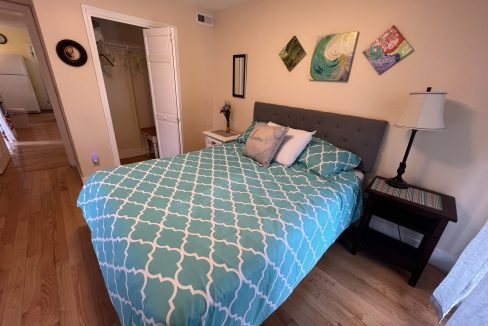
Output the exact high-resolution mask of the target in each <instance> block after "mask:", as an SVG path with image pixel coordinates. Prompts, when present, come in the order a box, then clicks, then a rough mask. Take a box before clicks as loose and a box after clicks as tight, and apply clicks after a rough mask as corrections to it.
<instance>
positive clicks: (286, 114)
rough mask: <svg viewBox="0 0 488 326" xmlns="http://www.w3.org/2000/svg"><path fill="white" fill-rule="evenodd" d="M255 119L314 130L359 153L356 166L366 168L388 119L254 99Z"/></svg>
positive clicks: (333, 142)
mask: <svg viewBox="0 0 488 326" xmlns="http://www.w3.org/2000/svg"><path fill="white" fill-rule="evenodd" d="M254 121H260V122H268V121H273V122H275V123H277V124H280V125H283V126H287V127H291V128H295V129H302V130H307V131H313V130H316V131H317V132H316V134H315V137H319V138H323V139H325V140H327V141H329V142H330V143H332V144H334V145H336V146H338V147H340V148H344V149H346V150H348V151H351V152H353V153H355V154H356V155H359V156H360V157H361V165H360V166H359V167H358V168H359V170H361V171H363V172H365V173H366V172H369V171H370V170H371V169H372V168H373V165H374V163H375V161H376V155H377V154H378V149H379V147H380V146H381V142H382V140H383V134H384V132H385V129H386V125H387V122H386V121H383V120H373V119H368V118H360V117H355V116H350V115H342V114H338V113H331V112H321V111H314V110H307V109H300V108H293V107H289V106H283V105H276V104H268V103H261V102H256V104H255V105H254Z"/></svg>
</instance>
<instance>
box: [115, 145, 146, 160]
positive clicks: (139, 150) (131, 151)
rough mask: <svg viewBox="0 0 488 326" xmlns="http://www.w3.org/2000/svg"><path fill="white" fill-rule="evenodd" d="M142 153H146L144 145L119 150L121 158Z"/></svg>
mask: <svg viewBox="0 0 488 326" xmlns="http://www.w3.org/2000/svg"><path fill="white" fill-rule="evenodd" d="M141 155H146V149H145V148H144V147H136V148H124V149H120V150H119V157H120V158H121V159H122V158H128V157H134V156H141Z"/></svg>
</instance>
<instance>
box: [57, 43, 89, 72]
mask: <svg viewBox="0 0 488 326" xmlns="http://www.w3.org/2000/svg"><path fill="white" fill-rule="evenodd" d="M56 53H57V54H58V57H59V58H60V59H61V60H62V61H63V62H64V63H66V64H68V65H70V66H73V67H80V66H83V65H84V64H85V63H86V61H87V60H88V55H87V54H86V51H85V49H84V48H83V46H81V44H80V43H78V42H75V41H73V40H61V41H59V42H58V44H57V45H56Z"/></svg>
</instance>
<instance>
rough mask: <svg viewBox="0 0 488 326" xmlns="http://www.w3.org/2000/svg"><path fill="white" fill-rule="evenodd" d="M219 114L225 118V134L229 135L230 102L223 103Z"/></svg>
mask: <svg viewBox="0 0 488 326" xmlns="http://www.w3.org/2000/svg"><path fill="white" fill-rule="evenodd" d="M220 113H222V114H223V115H224V117H225V120H227V125H226V128H225V132H227V133H229V132H230V113H231V106H230V102H227V101H226V102H225V104H224V106H223V107H222V108H221V109H220Z"/></svg>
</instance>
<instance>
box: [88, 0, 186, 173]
mask: <svg viewBox="0 0 488 326" xmlns="http://www.w3.org/2000/svg"><path fill="white" fill-rule="evenodd" d="M81 9H82V12H83V19H84V21H85V28H86V32H87V35H88V42H89V44H90V52H91V56H92V59H93V63H94V66H95V73H96V76H97V84H98V90H99V92H100V98H101V100H102V107H103V112H104V115H105V122H106V124H107V129H108V134H109V138H110V145H111V147H112V154H113V156H114V161H115V163H116V164H117V166H119V165H120V157H119V151H118V148H117V140H116V138H115V131H114V126H113V122H112V115H111V112H110V105H109V103H108V95H107V89H106V88H105V81H104V79H103V71H102V64H101V62H100V58H99V56H98V49H97V41H96V38H95V31H94V29H93V25H92V18H102V19H106V20H111V21H114V22H119V23H124V24H129V25H134V26H139V27H142V28H157V27H170V28H171V29H172V31H173V34H174V44H173V53H174V55H175V58H174V65H175V67H174V68H175V72H176V75H175V79H176V80H175V82H176V101H177V104H176V105H177V108H178V118H179V120H180V122H179V124H178V129H179V134H180V139H179V141H180V153H182V152H183V133H182V128H181V124H182V119H181V85H180V64H179V52H178V48H179V46H178V33H177V28H176V26H173V25H168V24H164V23H160V22H155V21H152V20H148V19H144V18H139V17H135V16H130V15H126V14H122V13H119V12H116V11H111V10H106V9H101V8H97V7H93V6H89V5H84V4H82V5H81ZM149 82H150V81H149ZM151 102H152V100H151ZM151 107H152V103H151ZM152 110H153V115H154V107H152Z"/></svg>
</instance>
